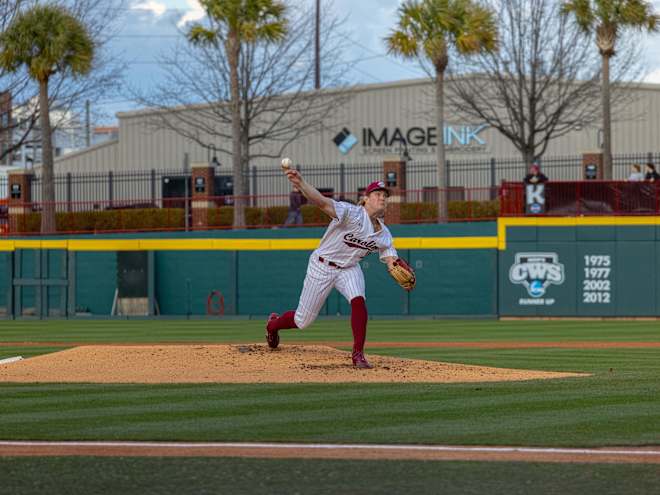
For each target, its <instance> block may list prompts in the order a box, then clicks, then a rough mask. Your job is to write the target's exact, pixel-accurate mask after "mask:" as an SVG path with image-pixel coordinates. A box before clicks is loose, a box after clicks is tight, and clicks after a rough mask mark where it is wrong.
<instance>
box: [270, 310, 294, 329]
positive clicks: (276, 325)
mask: <svg viewBox="0 0 660 495" xmlns="http://www.w3.org/2000/svg"><path fill="white" fill-rule="evenodd" d="M295 315H296V312H295V311H287V312H286V313H282V315H281V316H280V317H279V318H277V319H276V320H273V321H269V322H268V330H271V331H272V330H284V329H286V328H298V325H296V322H295V321H293V317H294V316H295Z"/></svg>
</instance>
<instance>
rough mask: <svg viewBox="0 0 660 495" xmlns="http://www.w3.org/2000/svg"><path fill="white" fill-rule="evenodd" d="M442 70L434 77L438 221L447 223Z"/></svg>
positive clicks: (447, 193) (443, 75) (447, 194)
mask: <svg viewBox="0 0 660 495" xmlns="http://www.w3.org/2000/svg"><path fill="white" fill-rule="evenodd" d="M444 77H445V74H444V71H436V78H435V107H436V112H437V118H436V121H437V123H438V145H437V147H436V159H437V162H438V163H437V167H438V223H447V218H448V208H447V198H448V196H449V191H447V185H448V182H447V163H446V160H445V137H444V135H445V98H444Z"/></svg>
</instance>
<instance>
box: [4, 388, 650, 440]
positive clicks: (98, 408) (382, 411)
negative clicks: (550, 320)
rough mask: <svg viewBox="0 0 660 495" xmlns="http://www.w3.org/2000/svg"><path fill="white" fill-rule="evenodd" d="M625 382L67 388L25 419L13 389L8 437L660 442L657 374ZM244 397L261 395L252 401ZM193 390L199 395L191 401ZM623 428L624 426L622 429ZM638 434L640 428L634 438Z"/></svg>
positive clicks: (51, 393)
mask: <svg viewBox="0 0 660 495" xmlns="http://www.w3.org/2000/svg"><path fill="white" fill-rule="evenodd" d="M596 381H597V380H596ZM620 385H622V384H621V383H619V384H617V386H615V387H612V386H610V385H609V384H608V383H596V384H594V383H590V384H588V386H587V387H585V386H584V385H583V384H582V382H580V381H578V380H562V381H557V382H554V381H553V382H529V383H512V384H470V385H409V386H405V385H345V386H316V387H305V390H296V391H295V392H294V393H291V390H292V388H294V389H295V388H298V387H291V386H277V385H268V386H259V385H252V386H230V385H224V386H222V385H218V386H214V387H208V386H204V387H203V389H204V390H205V391H206V393H205V394H201V393H199V394H196V393H195V387H194V386H193V387H190V386H186V387H182V389H184V393H183V397H182V396H181V390H179V387H167V388H162V389H159V391H160V392H161V393H162V395H161V396H160V397H159V396H158V395H151V396H150V397H149V398H140V397H139V390H140V389H142V388H143V387H135V386H113V387H110V394H111V395H112V397H110V398H108V401H107V402H108V403H110V404H111V403H112V401H113V400H116V393H117V391H118V390H121V389H125V390H126V392H129V393H130V392H131V391H132V392H136V391H137V392H138V397H135V395H136V394H135V393H133V396H134V401H129V402H132V403H131V404H129V405H124V406H123V407H116V406H106V401H102V402H99V401H98V400H94V401H91V404H90V403H82V404H80V405H79V406H78V408H76V407H73V406H72V404H71V403H70V401H68V400H67V398H66V394H58V393H57V390H55V391H53V390H52V387H51V388H50V390H49V391H48V392H49V393H48V397H49V398H50V400H51V406H50V407H48V408H47V409H48V411H49V413H50V417H49V415H48V414H46V415H44V414H42V413H39V414H38V416H36V417H24V418H23V421H22V422H21V421H20V419H19V420H17V418H16V417H15V416H14V414H13V413H14V412H15V411H16V408H15V407H13V404H12V398H11V395H8V394H5V393H3V397H7V399H6V400H4V401H3V408H2V409H3V413H9V414H7V415H6V416H5V414H3V413H0V420H2V421H0V436H1V437H2V438H11V439H18V438H40V439H71V438H76V439H126V440H128V439H135V440H150V439H158V440H198V441H210V440H218V441H219V440H237V441H260V440H273V441H278V440H279V441H286V440H291V441H293V440H300V441H345V442H350V441H360V442H385V443H387V442H398V443H406V442H419V443H456V444H460V443H470V444H478V443H483V442H486V443H494V444H502V443H513V444H517V445H526V444H530V445H532V444H533V445H575V444H576V442H577V444H579V445H600V444H617V443H619V444H622V445H627V444H630V445H635V444H637V443H638V442H639V441H642V442H643V443H649V442H652V441H653V438H657V428H656V425H657V419H658V418H657V411H658V410H660V407H659V405H658V402H657V400H658V399H656V398H657V397H659V396H660V394H658V390H657V388H658V386H657V384H652V382H651V380H647V382H646V383H642V385H641V387H642V388H644V387H646V388H647V389H646V390H643V389H642V390H639V389H635V388H634V387H633V388H630V387H629V386H628V387H626V388H623V389H621V388H620ZM623 385H630V383H626V384H623ZM35 387H37V388H38V386H35ZM67 387H68V386H66V385H62V386H59V387H58V388H59V389H62V390H66V389H67ZM650 387H655V389H654V390H653V389H650ZM3 388H4V387H0V392H4V390H3ZM74 388H75V389H80V387H74ZM153 391H154V390H151V392H152V393H153ZM80 392H82V393H84V390H82V391H80V390H79V393H80ZM244 393H246V394H247V395H248V396H251V397H249V398H248V400H245V399H246V398H245V397H244V396H243V394H244ZM186 394H189V395H188V398H189V401H190V402H186V400H185V397H186ZM120 402H121V403H122V404H125V403H126V401H125V400H121V401H120ZM41 405H42V406H43V403H41ZM23 406H25V404H23ZM58 406H59V407H58ZM28 409H30V410H32V411H34V409H33V408H28ZM63 409H65V413H64V414H63ZM10 411H11V413H10ZM26 412H27V411H26ZM63 415H64V417H65V419H63V418H62V416H63ZM3 416H5V417H4V418H3ZM622 418H623V419H625V421H621V419H622ZM4 419H6V420H7V421H4ZM613 424H616V425H618V426H617V427H615V428H612V425H613ZM631 425H634V427H632V426H631ZM631 431H633V432H635V435H633V436H631V435H630V433H631Z"/></svg>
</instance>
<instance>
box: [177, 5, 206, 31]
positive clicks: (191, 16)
mask: <svg viewBox="0 0 660 495" xmlns="http://www.w3.org/2000/svg"><path fill="white" fill-rule="evenodd" d="M186 3H187V4H188V7H190V9H189V10H188V11H187V12H186V13H185V14H184V15H183V17H182V18H181V19H179V22H177V23H176V25H177V27H178V28H182V27H183V26H185V25H186V24H187V23H189V22H195V21H198V20H200V19H203V18H204V16H206V12H205V11H204V9H203V8H202V6H201V5H200V4H199V2H198V1H197V0H186Z"/></svg>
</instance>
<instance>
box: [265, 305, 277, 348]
mask: <svg viewBox="0 0 660 495" xmlns="http://www.w3.org/2000/svg"><path fill="white" fill-rule="evenodd" d="M279 317H280V315H278V314H277V313H271V314H270V316H269V317H268V321H267V322H266V343H267V344H268V347H270V348H271V349H277V346H278V345H280V335H279V332H278V331H277V330H272V331H271V330H268V324H269V323H270V322H271V321H273V320H277V319H278V318H279Z"/></svg>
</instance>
